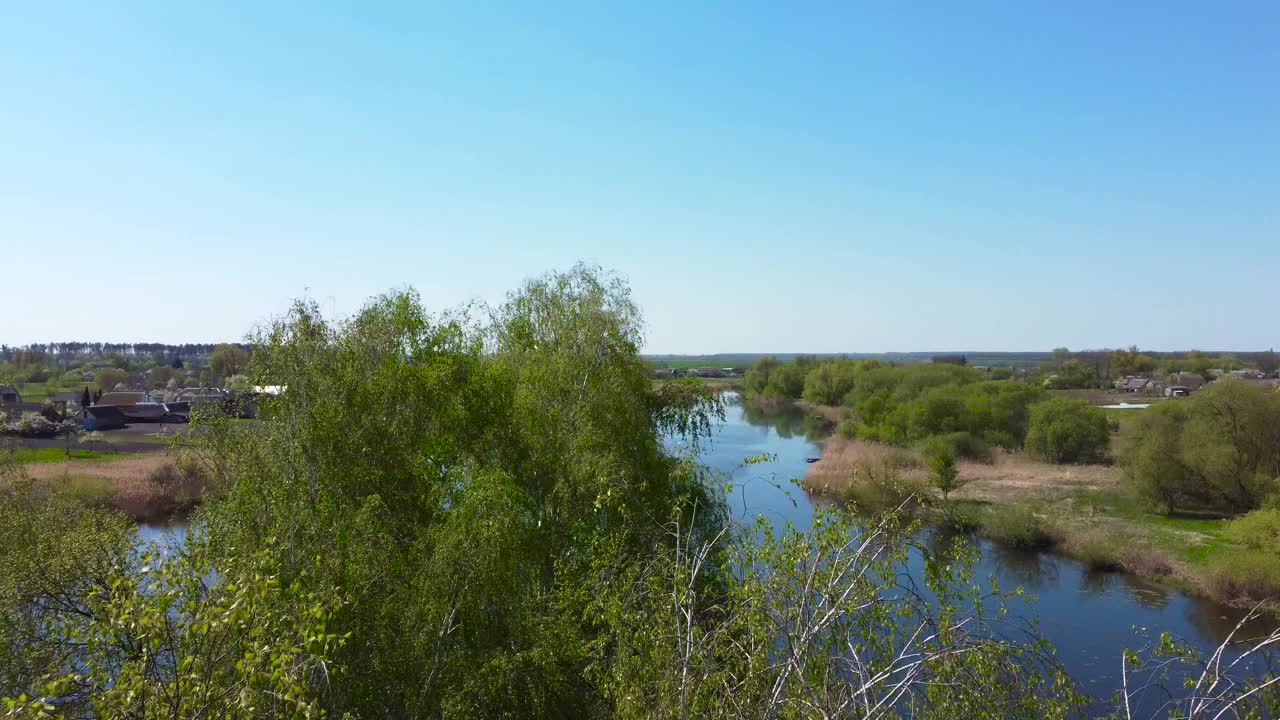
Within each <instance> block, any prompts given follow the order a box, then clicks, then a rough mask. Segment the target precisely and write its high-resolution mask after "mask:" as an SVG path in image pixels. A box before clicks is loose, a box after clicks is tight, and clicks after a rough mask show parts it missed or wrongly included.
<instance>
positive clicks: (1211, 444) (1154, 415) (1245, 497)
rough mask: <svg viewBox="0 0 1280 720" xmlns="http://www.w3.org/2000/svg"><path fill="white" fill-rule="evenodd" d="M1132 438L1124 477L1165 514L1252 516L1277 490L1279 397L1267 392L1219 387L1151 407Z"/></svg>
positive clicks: (1225, 383)
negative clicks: (1215, 512)
mask: <svg viewBox="0 0 1280 720" xmlns="http://www.w3.org/2000/svg"><path fill="white" fill-rule="evenodd" d="M1131 437H1132V439H1131V442H1130V446H1129V448H1128V449H1127V452H1126V455H1125V466H1126V474H1127V476H1128V477H1129V478H1130V480H1131V481H1132V482H1133V484H1134V486H1135V488H1136V489H1137V490H1138V491H1139V492H1140V493H1141V494H1142V496H1143V497H1145V498H1147V499H1148V500H1149V501H1150V502H1151V503H1152V504H1154V505H1155V506H1156V507H1158V508H1159V509H1161V510H1162V511H1164V512H1172V511H1173V510H1174V509H1177V508H1185V509H1212V510H1223V511H1233V512H1247V511H1249V510H1253V509H1256V508H1258V507H1261V506H1262V504H1263V502H1264V501H1265V500H1266V498H1267V497H1268V496H1269V495H1270V494H1272V493H1274V492H1276V491H1277V484H1276V478H1277V477H1280V395H1277V394H1276V393H1274V392H1270V391H1268V390H1266V389H1263V388H1259V387H1256V386H1254V385H1251V384H1249V383H1245V382H1241V381H1237V380H1235V379H1234V378H1227V379H1224V380H1221V381H1219V382H1215V383H1213V384H1212V385H1209V386H1207V387H1205V388H1203V389H1201V390H1200V391H1198V392H1197V393H1196V394H1195V395H1193V396H1192V397H1191V398H1188V399H1186V400H1180V401H1177V402H1167V403H1160V404H1158V405H1156V406H1155V407H1152V408H1150V409H1148V410H1147V411H1146V412H1144V413H1143V414H1142V415H1141V416H1140V417H1139V420H1138V422H1137V423H1136V425H1135V427H1134V430H1133V432H1132V435H1131Z"/></svg>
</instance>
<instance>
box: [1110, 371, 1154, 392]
mask: <svg viewBox="0 0 1280 720" xmlns="http://www.w3.org/2000/svg"><path fill="white" fill-rule="evenodd" d="M1159 386H1160V383H1157V382H1156V381H1155V380H1152V379H1151V378H1145V377H1138V376H1135V375H1130V376H1128V377H1125V378H1124V379H1123V380H1120V381H1119V382H1118V383H1116V387H1117V388H1118V389H1119V390H1120V391H1121V392H1127V393H1158V392H1160V387H1159Z"/></svg>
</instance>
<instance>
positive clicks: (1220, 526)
mask: <svg viewBox="0 0 1280 720" xmlns="http://www.w3.org/2000/svg"><path fill="white" fill-rule="evenodd" d="M951 514H952V515H953V516H954V518H952V520H951V522H950V524H951V525H952V526H953V527H958V528H961V529H972V530H973V531H975V532H976V533H977V534H979V535H982V536H984V537H987V538H990V539H991V540H992V541H993V542H995V543H997V544H1000V545H1004V546H1010V547H1019V548H1027V549H1052V550H1053V551H1054V552H1058V553H1061V554H1063V555H1066V556H1068V557H1072V558H1074V559H1076V560H1078V561H1080V562H1082V563H1084V564H1085V565H1086V566H1088V567H1090V568H1093V569H1098V570H1123V571H1126V572H1130V573H1133V574H1136V575H1140V576H1143V577H1146V578H1150V579H1154V580H1159V581H1161V582H1165V583H1168V584H1170V585H1172V586H1174V587H1177V588H1179V589H1181V590H1184V591H1186V592H1190V593H1196V594H1201V595H1207V596H1209V597H1212V598H1214V599H1215V600H1218V601H1219V602H1226V603H1248V602H1251V601H1258V600H1263V599H1268V598H1269V599H1271V600H1273V601H1280V555H1278V554H1277V553H1276V552H1274V551H1273V550H1271V551H1268V550H1263V549H1256V548H1250V547H1246V546H1245V545H1243V544H1241V543H1239V542H1233V540H1232V538H1231V532H1230V530H1229V529H1230V528H1231V527H1233V523H1234V524H1235V527H1236V528H1237V529H1239V528H1240V527H1241V523H1240V521H1239V520H1234V521H1233V520H1232V519H1231V518H1226V517H1215V516H1210V515H1175V516H1165V515H1160V514H1157V513H1155V512H1152V511H1151V510H1149V509H1148V508H1147V507H1146V506H1145V505H1144V504H1143V503H1142V502H1141V501H1140V500H1139V499H1138V498H1137V497H1135V496H1134V495H1133V494H1132V493H1130V492H1128V491H1126V490H1123V489H1121V490H1112V491H1105V492H1079V493H1075V494H1073V495H1071V496H1069V497H1065V498H1061V499H1059V500H1056V501H1051V502H1047V503H1039V502H1038V503H1032V504H1027V503H1025V502H1012V503H982V502H975V501H956V502H955V503H954V506H953V508H952V510H951ZM1268 531H1269V528H1268ZM1236 534H1237V535H1239V534H1240V533H1239V532H1237V533H1236ZM1255 534H1257V533H1255ZM1268 537H1270V535H1268Z"/></svg>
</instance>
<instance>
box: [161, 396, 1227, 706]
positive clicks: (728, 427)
mask: <svg viewBox="0 0 1280 720" xmlns="http://www.w3.org/2000/svg"><path fill="white" fill-rule="evenodd" d="M727 397H728V399H729V405H728V408H727V413H726V415H727V416H726V419H725V422H724V423H722V424H721V425H720V426H719V427H718V428H717V429H716V431H715V433H714V435H713V437H712V439H711V442H710V443H709V444H708V445H706V446H705V447H703V448H702V449H701V455H700V456H701V458H702V461H703V462H704V463H706V464H707V465H709V466H710V467H712V468H714V469H716V470H718V471H721V472H724V473H727V474H729V476H730V478H731V480H732V482H733V486H734V489H733V493H732V495H731V497H730V501H731V503H730V504H731V508H732V512H733V514H734V516H735V517H736V518H738V519H740V520H743V521H753V520H754V519H755V518H756V517H757V516H759V515H763V516H765V517H766V518H767V519H768V520H769V521H770V522H771V523H773V525H774V526H775V527H777V528H781V527H783V526H785V525H786V524H787V523H791V524H792V525H793V526H795V527H796V528H798V529H802V530H803V529H807V528H809V527H810V525H811V524H812V521H813V516H814V508H815V503H819V502H823V500H821V499H820V498H815V497H812V496H810V495H808V494H807V493H806V492H805V491H804V490H802V489H801V488H800V487H799V486H798V485H797V484H795V483H794V482H793V480H799V479H800V478H803V477H804V474H805V470H806V468H807V464H806V463H805V460H806V459H807V458H812V457H817V456H818V455H820V454H821V446H820V443H821V439H820V436H821V433H820V428H819V427H818V426H817V425H818V422H817V421H815V420H814V419H813V418H811V417H807V416H806V415H805V414H804V413H801V412H799V411H796V410H793V411H789V412H784V413H777V414H765V413H761V412H758V411H754V410H750V409H748V408H747V407H746V406H744V405H743V404H742V402H741V401H740V399H739V398H738V397H737V396H735V395H729V396H727ZM765 454H767V455H770V456H773V458H774V459H773V460H772V461H771V462H768V463H764V464H752V465H745V464H744V463H743V460H744V459H746V458H751V457H757V456H760V455H765ZM187 531H188V526H187V524H186V523H185V522H184V521H175V522H170V523H165V524H144V525H142V526H141V527H140V528H139V540H140V541H142V542H143V543H149V542H159V543H162V544H170V545H181V544H182V542H183V541H184V540H185V539H186V534H187ZM975 542H976V544H977V547H978V550H979V552H980V556H981V559H980V560H979V561H978V566H977V568H976V571H977V572H976V577H977V578H990V577H992V576H994V577H996V578H998V580H999V583H1000V587H1001V588H1002V589H1012V588H1014V587H1018V586H1022V587H1025V588H1026V589H1027V591H1028V592H1029V593H1031V594H1032V595H1033V596H1034V601H1033V602H1032V603H1029V604H1026V605H1021V606H1018V607H1016V608H1014V614H1015V615H1017V616H1020V617H1021V618H1023V619H1025V620H1028V621H1030V622H1034V623H1035V624H1036V626H1037V627H1038V629H1039V631H1040V633H1041V634H1042V635H1043V636H1044V637H1045V638H1046V639H1048V640H1049V641H1050V642H1052V643H1053V645H1054V647H1055V648H1056V649H1057V654H1058V657H1059V659H1060V660H1061V661H1062V663H1063V665H1064V666H1065V667H1066V669H1067V670H1068V671H1069V672H1070V673H1071V675H1072V677H1074V678H1075V679H1076V680H1077V681H1079V682H1080V683H1081V685H1082V686H1083V687H1084V689H1085V690H1086V691H1087V692H1089V693H1090V694H1091V695H1092V696H1093V697H1094V698H1097V699H1101V698H1107V697H1109V696H1110V695H1111V694H1112V693H1113V692H1114V691H1116V690H1117V689H1119V687H1120V682H1121V681H1120V662H1121V657H1122V655H1121V653H1122V652H1123V650H1124V649H1125V648H1135V649H1136V648H1138V647H1140V646H1142V645H1143V644H1144V643H1145V642H1147V640H1148V639H1149V638H1148V636H1146V635H1142V634H1139V633H1140V629H1145V630H1146V631H1148V632H1149V633H1150V636H1149V637H1151V638H1153V637H1155V636H1158V635H1159V634H1160V633H1161V632H1165V631H1168V632H1170V633H1172V634H1173V635H1174V637H1176V638H1178V639H1180V640H1183V641H1185V642H1189V643H1191V644H1193V645H1195V646H1197V647H1199V648H1201V649H1202V650H1206V651H1207V650H1210V649H1211V648H1213V647H1216V646H1217V645H1218V644H1219V643H1220V642H1221V641H1222V640H1223V638H1225V637H1226V635H1227V633H1229V632H1230V631H1231V629H1232V628H1233V627H1235V625H1236V623H1237V621H1238V620H1239V619H1240V612H1239V611H1237V610H1234V609H1232V608H1229V607H1225V606H1222V605H1218V604H1216V603H1213V602H1210V601H1207V600H1201V599H1198V598H1193V597H1189V596H1187V595H1184V594H1182V593H1179V592H1176V591H1174V590H1171V589H1169V588H1166V587H1163V586H1160V585H1157V584H1153V583H1149V582H1146V581H1143V580H1141V579H1139V578H1135V577H1132V576H1129V575H1125V574H1122V573H1106V572H1094V571H1089V570H1086V569H1085V568H1084V567H1083V566H1082V565H1080V564H1079V563H1077V562H1075V561H1073V560H1069V559H1066V558H1062V557H1058V556H1055V555H1050V554H1044V553H1034V552H1022V551H1014V550H1009V549H1006V548H1000V547H997V546H995V545H993V544H991V543H990V542H988V541H985V540H975ZM906 569H907V571H908V573H909V574H911V575H912V576H914V577H916V578H917V579H919V578H920V577H921V575H922V573H921V571H922V568H921V567H920V566H919V564H918V563H912V564H911V566H909V567H908V568H906Z"/></svg>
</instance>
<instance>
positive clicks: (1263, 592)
mask: <svg viewBox="0 0 1280 720" xmlns="http://www.w3.org/2000/svg"><path fill="white" fill-rule="evenodd" d="M1206 580H1207V583H1206V584H1207V586H1208V588H1209V592H1210V594H1211V595H1213V597H1214V599H1216V600H1218V601H1220V602H1224V603H1229V602H1239V601H1242V600H1247V601H1262V600H1268V599H1275V598H1280V557H1277V556H1276V555H1275V554H1274V553H1271V552H1262V551H1245V552H1233V553H1227V554H1223V555H1222V556H1220V557H1218V558H1216V562H1215V563H1214V565H1213V566H1212V568H1211V569H1210V570H1209V576H1208V577H1207V578H1206Z"/></svg>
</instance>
